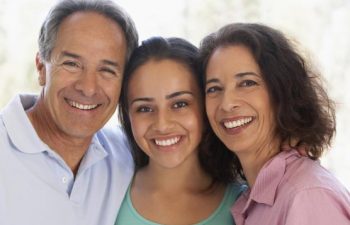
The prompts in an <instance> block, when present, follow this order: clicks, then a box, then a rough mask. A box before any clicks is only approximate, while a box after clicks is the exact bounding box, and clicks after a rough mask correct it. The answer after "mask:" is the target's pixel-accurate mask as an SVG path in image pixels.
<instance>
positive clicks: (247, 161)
mask: <svg viewBox="0 0 350 225" xmlns="http://www.w3.org/2000/svg"><path fill="white" fill-rule="evenodd" d="M278 152H280V141H279V140H276V141H273V142H270V143H269V144H266V145H264V146H262V147H259V148H258V149H255V150H254V151H241V152H239V153H238V154H237V156H238V158H239V160H240V162H241V165H242V168H243V173H244V176H245V177H246V179H247V182H248V185H249V187H253V186H254V184H255V181H256V178H257V176H258V174H259V172H260V170H261V169H262V167H263V166H264V165H265V164H266V163H267V162H268V161H269V160H270V159H271V158H273V157H274V156H275V155H276V154H278Z"/></svg>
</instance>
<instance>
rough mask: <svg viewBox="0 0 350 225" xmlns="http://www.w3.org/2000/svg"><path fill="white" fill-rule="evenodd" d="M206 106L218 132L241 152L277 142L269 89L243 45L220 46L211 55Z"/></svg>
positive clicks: (234, 148) (227, 144) (213, 126)
mask: <svg viewBox="0 0 350 225" xmlns="http://www.w3.org/2000/svg"><path fill="white" fill-rule="evenodd" d="M206 110H207V114H208V117H209V121H210V124H211V126H212V128H213V130H214V132H215V133H216V135H217V136H218V137H219V138H220V139H221V141H222V142H223V143H224V144H225V145H226V146H227V147H228V148H229V149H230V150H232V151H234V152H236V153H237V155H238V156H240V155H242V154H246V153H248V152H252V151H253V152H255V153H257V151H259V149H260V150H262V149H266V148H265V147H267V146H271V143H275V135H274V130H275V126H276V125H275V120H274V113H273V109H272V105H271V102H270V98H269V94H268V90H267V87H266V84H265V81H264V80H263V77H262V75H261V71H260V68H259V66H258V64H257V63H256V61H255V59H254V58H253V56H252V54H251V53H250V51H249V50H248V49H247V48H246V47H244V46H241V45H231V46H224V47H219V48H217V49H216V50H215V51H214V53H213V55H212V56H211V57H210V59H209V63H208V66H207V70H206Z"/></svg>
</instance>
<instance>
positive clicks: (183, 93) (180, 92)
mask: <svg viewBox="0 0 350 225" xmlns="http://www.w3.org/2000/svg"><path fill="white" fill-rule="evenodd" d="M186 94H188V95H193V93H192V92H191V91H177V92H174V93H172V94H169V95H167V96H165V98H166V99H170V98H175V97H177V96H180V95H186Z"/></svg>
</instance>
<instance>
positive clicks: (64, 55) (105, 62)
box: [61, 51, 120, 68]
mask: <svg viewBox="0 0 350 225" xmlns="http://www.w3.org/2000/svg"><path fill="white" fill-rule="evenodd" d="M61 56H62V57H72V58H75V59H80V58H81V56H80V55H78V54H76V53H72V52H69V51H63V52H62V53H61ZM102 63H103V64H107V65H110V66H114V67H117V68H120V65H119V63H117V62H114V61H112V60H108V59H103V60H102Z"/></svg>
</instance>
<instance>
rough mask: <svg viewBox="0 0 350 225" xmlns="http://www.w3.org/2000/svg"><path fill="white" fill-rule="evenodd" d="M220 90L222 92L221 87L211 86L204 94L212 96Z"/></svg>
mask: <svg viewBox="0 0 350 225" xmlns="http://www.w3.org/2000/svg"><path fill="white" fill-rule="evenodd" d="M221 90H222V88H221V87H219V86H213V87H209V88H207V90H206V93H207V94H212V93H215V92H218V91H221Z"/></svg>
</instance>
